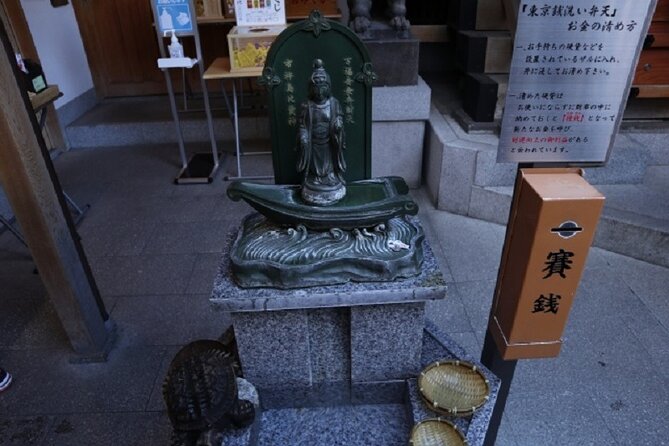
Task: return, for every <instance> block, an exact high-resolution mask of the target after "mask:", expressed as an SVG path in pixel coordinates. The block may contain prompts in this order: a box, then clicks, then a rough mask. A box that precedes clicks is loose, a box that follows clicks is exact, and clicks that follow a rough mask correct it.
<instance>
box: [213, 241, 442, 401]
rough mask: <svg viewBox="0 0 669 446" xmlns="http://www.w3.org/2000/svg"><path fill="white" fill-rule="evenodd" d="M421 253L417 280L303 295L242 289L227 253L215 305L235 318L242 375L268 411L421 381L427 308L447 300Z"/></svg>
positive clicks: (430, 261)
mask: <svg viewBox="0 0 669 446" xmlns="http://www.w3.org/2000/svg"><path fill="white" fill-rule="evenodd" d="M423 248H424V262H423V268H422V272H421V274H420V275H418V276H416V277H413V278H410V279H406V280H401V281H395V282H377V283H348V284H345V285H336V286H325V287H312V288H305V289H299V290H279V289H268V288H261V289H241V288H239V287H237V286H236V284H235V283H234V281H233V278H232V277H231V274H230V268H229V259H228V253H227V252H226V253H224V255H223V259H224V261H223V265H222V267H221V270H220V273H219V275H218V277H217V278H216V281H215V284H214V291H213V295H212V302H213V303H215V304H217V305H219V306H220V307H222V309H224V310H226V311H230V312H231V315H232V319H233V325H234V329H235V336H236V339H237V345H238V349H239V355H240V360H241V363H242V369H243V372H244V377H245V378H246V379H248V380H249V381H250V382H252V383H253V384H254V385H255V386H256V387H257V388H258V389H259V392H260V395H261V400H262V403H263V406H264V407H300V406H310V405H319V404H350V403H351V402H352V401H356V400H360V399H362V398H363V396H364V392H365V390H366V387H367V386H371V388H372V389H374V388H378V386H389V385H390V386H391V387H392V384H393V382H398V383H404V382H405V380H406V379H409V378H412V377H415V376H416V375H417V374H418V373H419V372H420V367H421V363H420V356H421V348H422V338H423V329H424V324H425V318H424V306H425V302H426V301H428V300H434V299H442V298H444V297H445V282H444V279H443V277H442V275H441V272H440V270H439V268H438V265H437V263H436V261H435V258H434V254H433V253H432V250H431V249H430V247H429V245H428V244H427V242H424V245H423ZM400 391H401V389H400ZM382 393H383V392H382ZM399 399H401V397H400V398H399Z"/></svg>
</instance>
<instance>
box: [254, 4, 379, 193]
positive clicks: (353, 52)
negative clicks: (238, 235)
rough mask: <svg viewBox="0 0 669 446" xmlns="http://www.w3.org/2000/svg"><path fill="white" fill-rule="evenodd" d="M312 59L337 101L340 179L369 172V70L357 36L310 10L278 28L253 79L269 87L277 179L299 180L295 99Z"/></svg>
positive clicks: (301, 95) (299, 98)
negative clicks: (323, 71) (320, 64)
mask: <svg viewBox="0 0 669 446" xmlns="http://www.w3.org/2000/svg"><path fill="white" fill-rule="evenodd" d="M315 59H320V60H322V61H323V63H324V65H325V68H326V70H327V72H328V73H329V75H330V77H331V83H332V85H331V90H332V96H334V97H335V98H337V99H338V100H339V102H340V103H341V107H342V112H343V116H344V130H345V134H346V150H345V152H344V158H345V160H346V165H347V166H348V169H347V170H346V172H345V174H344V179H345V180H346V181H347V182H349V181H357V180H363V179H369V178H370V177H371V170H372V169H371V161H372V157H371V122H372V107H371V105H372V88H371V85H372V82H373V81H374V78H375V75H374V73H373V70H372V66H371V62H370V58H369V54H368V53H367V49H366V48H365V46H364V44H363V43H362V41H361V40H360V39H359V38H358V36H357V35H356V34H355V33H353V32H352V31H351V30H350V29H348V28H347V27H346V26H344V25H342V24H340V23H337V22H334V21H330V20H327V19H324V18H322V17H321V15H320V14H319V13H318V12H314V13H312V14H311V16H310V17H309V18H308V19H307V20H304V21H301V22H298V23H296V24H294V25H292V26H290V27H289V28H288V29H286V30H285V31H284V32H283V33H281V34H280V35H279V36H278V37H277V39H276V41H275V42H274V44H273V45H272V47H271V49H270V51H269V54H268V56H267V61H266V63H265V69H264V72H263V75H262V76H261V77H260V79H259V82H260V83H261V84H264V85H265V86H266V87H267V88H268V90H269V101H270V104H269V105H270V122H271V134H272V160H273V164H274V176H275V179H276V183H277V184H300V183H301V182H302V180H303V178H301V176H300V173H299V172H298V171H297V169H296V166H297V162H298V153H297V151H296V145H297V134H298V127H299V124H300V115H301V104H302V103H303V102H304V101H306V99H307V96H308V87H307V86H308V85H309V79H310V76H311V75H312V70H313V67H312V66H313V62H314V60H315Z"/></svg>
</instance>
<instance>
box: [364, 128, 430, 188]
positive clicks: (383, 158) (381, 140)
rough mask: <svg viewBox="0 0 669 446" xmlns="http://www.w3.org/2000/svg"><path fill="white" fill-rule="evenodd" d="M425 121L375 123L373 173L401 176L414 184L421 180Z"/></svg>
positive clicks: (415, 185) (411, 185)
mask: <svg viewBox="0 0 669 446" xmlns="http://www.w3.org/2000/svg"><path fill="white" fill-rule="evenodd" d="M424 141H425V123H424V122H423V121H401V122H374V123H373V124H372V177H384V176H392V175H396V176H400V177H402V178H404V180H405V181H406V182H407V184H408V185H409V187H410V188H412V189H416V188H419V187H420V184H421V167H422V163H423V144H424Z"/></svg>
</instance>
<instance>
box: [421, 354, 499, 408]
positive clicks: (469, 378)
mask: <svg viewBox="0 0 669 446" xmlns="http://www.w3.org/2000/svg"><path fill="white" fill-rule="evenodd" d="M418 387H419V388H420V394H421V396H422V397H423V400H424V401H425V403H426V404H427V405H428V406H429V407H430V409H432V410H434V411H435V412H437V413H440V414H443V415H454V416H468V415H471V414H472V413H474V411H476V410H477V409H479V408H480V407H481V406H483V405H484V404H485V402H486V401H488V398H489V395H490V386H489V384H488V380H487V379H486V378H485V376H483V373H481V371H480V370H478V369H477V368H476V366H475V365H473V364H471V363H469V362H465V361H441V362H440V361H437V362H434V363H432V364H430V365H429V366H427V367H426V368H425V370H423V371H422V372H421V374H420V376H419V378H418Z"/></svg>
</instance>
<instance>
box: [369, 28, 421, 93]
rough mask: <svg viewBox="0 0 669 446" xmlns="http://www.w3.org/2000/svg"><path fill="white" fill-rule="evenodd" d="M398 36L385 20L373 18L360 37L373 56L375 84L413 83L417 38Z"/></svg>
mask: <svg viewBox="0 0 669 446" xmlns="http://www.w3.org/2000/svg"><path fill="white" fill-rule="evenodd" d="M402 37H405V38H399V37H398V34H397V32H396V31H395V30H393V29H391V28H390V27H389V26H388V25H387V24H384V23H383V24H382V23H378V22H372V25H371V26H370V29H369V30H368V31H367V33H365V34H364V35H363V36H362V38H363V41H364V42H365V46H366V47H367V50H368V51H369V56H370V58H371V59H372V65H373V66H374V72H375V73H376V75H377V80H376V81H375V82H374V86H375V87H376V86H382V85H387V86H396V85H416V82H417V80H418V59H419V56H420V42H419V41H418V39H415V38H413V37H411V36H402Z"/></svg>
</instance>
